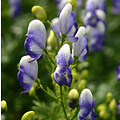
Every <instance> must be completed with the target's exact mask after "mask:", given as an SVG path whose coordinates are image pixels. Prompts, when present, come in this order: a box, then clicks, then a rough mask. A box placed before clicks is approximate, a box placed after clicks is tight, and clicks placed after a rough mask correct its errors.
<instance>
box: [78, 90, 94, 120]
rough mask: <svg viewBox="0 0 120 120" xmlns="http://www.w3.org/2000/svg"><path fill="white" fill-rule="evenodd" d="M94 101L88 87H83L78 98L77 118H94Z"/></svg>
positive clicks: (89, 119) (84, 119)
mask: <svg viewBox="0 0 120 120" xmlns="http://www.w3.org/2000/svg"><path fill="white" fill-rule="evenodd" d="M94 106H95V101H94V99H93V96H92V93H91V91H90V90H89V89H84V90H83V91H82V92H81V95H80V98H79V107H80V111H79V113H78V115H77V120H95V118H96V115H95V112H94Z"/></svg>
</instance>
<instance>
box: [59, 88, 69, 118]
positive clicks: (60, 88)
mask: <svg viewBox="0 0 120 120" xmlns="http://www.w3.org/2000/svg"><path fill="white" fill-rule="evenodd" d="M60 95H61V105H62V108H63V111H64V114H65V117H66V119H67V120H68V117H67V114H66V111H65V107H64V104H63V98H62V86H60Z"/></svg>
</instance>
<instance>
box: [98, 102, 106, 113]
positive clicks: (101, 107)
mask: <svg viewBox="0 0 120 120" xmlns="http://www.w3.org/2000/svg"><path fill="white" fill-rule="evenodd" d="M102 110H107V105H106V104H104V103H103V104H100V105H98V106H97V111H99V112H100V111H102Z"/></svg>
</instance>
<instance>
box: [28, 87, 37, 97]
mask: <svg viewBox="0 0 120 120" xmlns="http://www.w3.org/2000/svg"><path fill="white" fill-rule="evenodd" d="M28 94H29V95H30V96H32V97H34V96H35V95H36V91H35V87H34V86H33V87H32V88H31V89H30V90H29V92H28Z"/></svg>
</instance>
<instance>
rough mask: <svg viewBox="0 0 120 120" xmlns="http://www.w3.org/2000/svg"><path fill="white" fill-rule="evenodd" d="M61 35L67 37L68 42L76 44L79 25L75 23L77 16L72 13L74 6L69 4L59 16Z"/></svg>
mask: <svg viewBox="0 0 120 120" xmlns="http://www.w3.org/2000/svg"><path fill="white" fill-rule="evenodd" d="M59 26H60V34H61V35H64V36H65V40H66V41H68V42H76V41H77V40H78V38H77V37H75V34H76V32H77V23H76V22H75V15H74V14H73V13H72V5H71V4H70V3H67V4H66V5H65V7H64V8H63V9H62V11H61V13H60V16H59Z"/></svg>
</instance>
